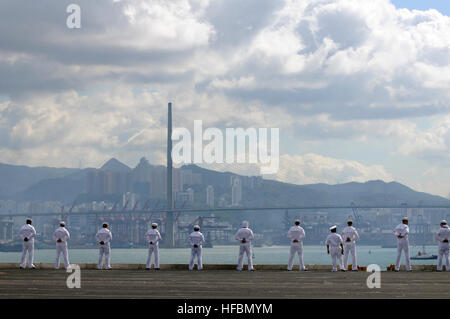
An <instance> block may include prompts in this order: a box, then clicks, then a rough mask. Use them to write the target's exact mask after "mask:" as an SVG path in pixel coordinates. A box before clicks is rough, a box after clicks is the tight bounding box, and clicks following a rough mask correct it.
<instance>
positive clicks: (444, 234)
mask: <svg viewBox="0 0 450 319" xmlns="http://www.w3.org/2000/svg"><path fill="white" fill-rule="evenodd" d="M440 224H441V228H439V230H438V231H437V233H436V240H437V241H438V243H439V246H438V260H437V271H442V257H444V256H445V269H446V270H447V271H450V261H449V256H448V253H449V243H448V242H449V241H450V228H449V227H448V224H447V221H446V220H441V223H440Z"/></svg>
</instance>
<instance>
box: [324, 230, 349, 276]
mask: <svg viewBox="0 0 450 319" xmlns="http://www.w3.org/2000/svg"><path fill="white" fill-rule="evenodd" d="M330 231H331V234H329V235H328V237H327V240H326V244H327V253H328V254H330V253H331V262H332V264H333V269H332V270H331V271H337V265H336V260H338V261H339V269H340V270H341V271H345V269H344V266H343V265H342V255H343V254H344V246H343V245H342V243H343V241H342V237H341V235H339V234H337V233H336V231H337V226H332V227H330Z"/></svg>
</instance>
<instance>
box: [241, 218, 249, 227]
mask: <svg viewBox="0 0 450 319" xmlns="http://www.w3.org/2000/svg"><path fill="white" fill-rule="evenodd" d="M242 227H244V228H247V227H248V221H246V220H244V221H243V222H242Z"/></svg>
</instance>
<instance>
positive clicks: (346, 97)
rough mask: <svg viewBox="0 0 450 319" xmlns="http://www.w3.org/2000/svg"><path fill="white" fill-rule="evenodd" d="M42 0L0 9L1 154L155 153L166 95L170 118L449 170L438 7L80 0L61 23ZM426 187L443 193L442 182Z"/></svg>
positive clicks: (305, 169) (449, 97)
mask: <svg viewBox="0 0 450 319" xmlns="http://www.w3.org/2000/svg"><path fill="white" fill-rule="evenodd" d="M51 3H52V1H50V0H42V5H41V6H36V8H35V10H34V11H33V12H30V11H29V10H24V8H23V5H21V4H19V3H18V2H17V1H13V0H10V1H3V2H2V3H1V4H0V30H1V31H0V94H1V95H2V96H5V95H6V96H7V97H8V98H9V99H8V100H7V101H3V102H1V104H0V133H1V135H0V136H1V137H0V149H1V150H2V152H1V153H0V161H6V162H10V163H14V162H20V163H21V164H30V165H56V166H77V165H78V158H83V160H84V161H85V165H86V166H89V165H90V166H98V165H99V164H101V163H102V162H103V161H105V160H106V159H107V158H108V157H110V156H117V157H119V158H120V156H122V158H121V159H122V160H124V161H126V162H127V163H128V164H130V165H134V164H135V163H137V160H138V159H139V158H140V157H141V156H143V155H145V156H147V157H148V158H149V159H150V160H151V161H153V162H155V163H164V149H163V148H164V145H165V116H166V110H165V106H166V105H167V102H168V101H172V102H174V121H175V124H174V125H175V126H185V127H190V126H191V125H192V122H193V120H195V119H202V120H203V121H204V124H205V125H207V126H209V127H211V126H215V127H219V128H223V127H239V126H240V127H279V128H280V132H281V137H283V134H292V135H291V136H287V137H290V138H291V139H292V140H296V141H301V142H302V143H303V142H304V141H313V142H315V143H320V141H323V140H330V139H333V141H335V142H336V144H335V145H336V148H337V149H338V148H339V145H340V144H339V143H340V142H348V141H355V142H360V141H365V140H370V139H372V140H373V139H376V140H379V141H382V142H385V143H386V144H392V145H396V146H398V148H399V153H400V154H402V155H404V156H407V157H410V158H416V157H418V158H421V159H425V160H426V161H429V162H430V166H433V167H436V170H439V169H441V168H444V167H446V166H448V162H449V161H448V159H449V156H450V155H449V153H450V152H449V147H450V142H449V140H450V137H449V135H450V133H449V127H450V124H449V121H450V118H449V117H448V114H449V113H450V105H449V101H450V91H449V90H448V88H449V87H450V18H449V17H447V16H444V15H442V14H441V13H439V12H438V11H436V10H428V11H418V10H413V11H410V10H407V9H401V10H397V9H396V8H395V7H394V6H393V5H392V4H391V3H390V2H389V1H388V0H379V1H372V0H321V1H316V0H277V1H275V0H269V1H265V0H258V1H253V0H248V1H245V2H243V1H234V0H228V1H225V0H217V1H208V0H192V1H188V0H174V1H163V0H152V1H132V0H122V1H109V0H99V1H88V0H80V1H79V5H80V6H81V8H82V19H83V22H82V28H81V29H80V30H68V29H67V28H65V24H64V19H63V18H64V14H65V10H64V9H65V7H64V4H62V3H59V2H58V3H57V4H54V3H53V4H54V5H50V4H51ZM61 12H62V13H61ZM61 21H62V22H61ZM36 26H39V27H36ZM422 119H425V120H426V121H427V123H428V124H429V128H428V129H425V128H423V127H424V126H423V125H422V126H421V125H419V124H420V122H421V120H422ZM416 123H419V124H416ZM284 136H286V135H284ZM299 143H300V142H299ZM297 146H298V145H290V147H292V149H295V147H297ZM298 149H300V148H298ZM355 151H356V152H357V150H355ZM290 154H293V153H290ZM118 155H120V156H118ZM391 155H392V154H391ZM336 157H339V156H336ZM74 162H75V164H74ZM283 163H284V164H283ZM280 165H281V166H282V167H283V165H284V167H285V170H284V171H283V170H281V171H280V174H278V175H277V178H279V179H280V180H284V181H290V182H295V183H309V182H330V183H335V182H344V181H350V180H357V181H362V180H367V179H378V178H380V179H391V178H393V177H395V178H397V176H395V174H394V173H395V172H389V173H388V172H386V170H385V169H383V167H381V166H377V165H375V166H367V165H365V164H364V163H359V162H355V161H353V160H352V159H351V158H345V159H344V158H343V159H334V158H332V156H331V157H323V156H321V155H320V154H308V155H298V154H297V155H296V154H293V155H282V163H281V164H280ZM291 167H292V169H291ZM294 168H295V169H294ZM233 169H236V168H233ZM242 169H243V171H245V170H246V168H242ZM412 169H413V168H412ZM391 174H392V175H391ZM425 178H429V176H428V177H426V176H417V183H419V182H423V179H425ZM417 185H419V184H417ZM422 185H425V184H424V183H423V184H422ZM427 185H428V184H427ZM439 185H440V186H439V187H440V189H441V190H440V191H439V192H440V193H441V194H442V193H448V191H449V188H450V184H449V182H445V181H443V182H442V183H440V184H439ZM421 187H422V186H421ZM424 187H431V186H430V185H428V186H424ZM445 188H446V189H445ZM430 189H431V188H430ZM433 191H435V188H433Z"/></svg>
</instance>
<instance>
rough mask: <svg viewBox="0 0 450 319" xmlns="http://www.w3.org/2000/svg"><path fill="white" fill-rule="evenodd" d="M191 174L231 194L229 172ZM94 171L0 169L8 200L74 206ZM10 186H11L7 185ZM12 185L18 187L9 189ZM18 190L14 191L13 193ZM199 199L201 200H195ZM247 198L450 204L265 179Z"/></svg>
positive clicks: (392, 192) (366, 188) (372, 186)
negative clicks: (59, 203) (88, 176)
mask: <svg viewBox="0 0 450 319" xmlns="http://www.w3.org/2000/svg"><path fill="white" fill-rule="evenodd" d="M100 169H103V170H116V171H129V170H131V168H130V167H128V166H127V165H125V164H123V163H121V162H120V161H118V160H116V159H114V158H112V159H111V160H109V161H107V162H106V163H105V164H104V165H103V166H102V167H101V168H100ZM182 169H184V170H185V169H189V170H191V171H192V172H193V173H200V174H202V181H203V185H198V186H196V187H195V190H196V192H197V193H198V194H200V195H199V196H202V193H204V188H205V187H206V186H207V185H214V188H215V192H216V196H219V195H220V193H230V192H231V186H230V176H232V175H236V174H234V173H230V172H217V171H213V170H208V169H204V168H201V167H198V166H196V165H186V166H183V167H182ZM90 170H96V169H95V168H86V169H69V168H50V167H36V168H32V167H26V166H14V165H5V164H0V181H1V184H0V185H2V186H3V187H5V185H7V186H8V189H9V192H8V193H5V194H4V197H5V198H12V199H15V200H22V201H37V200H42V201H44V200H60V201H62V202H65V203H68V202H72V201H73V200H74V199H75V198H77V196H78V195H80V194H81V193H83V192H84V191H85V185H86V174H87V172H88V171H90ZM8 182H9V183H8ZM10 186H14V187H10ZM14 190H16V191H14ZM196 196H197V195H196ZM243 197H244V202H245V206H247V207H263V206H272V207H276V206H278V207H283V206H284V207H286V206H304V205H308V206H318V205H349V204H351V203H352V202H354V203H355V204H358V205H380V204H381V205H384V204H386V205H400V204H402V203H404V202H406V203H407V204H408V205H420V204H422V205H448V204H450V200H448V199H445V198H443V197H440V196H435V195H430V194H427V193H422V192H416V191H414V190H413V189H411V188H409V187H407V186H405V185H402V184H400V183H397V182H390V183H386V182H383V181H380V180H377V181H368V182H365V183H357V182H350V183H345V184H337V185H328V184H308V185H294V184H288V183H282V182H278V181H274V180H263V183H262V185H261V187H258V188H253V189H251V188H248V187H243Z"/></svg>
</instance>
